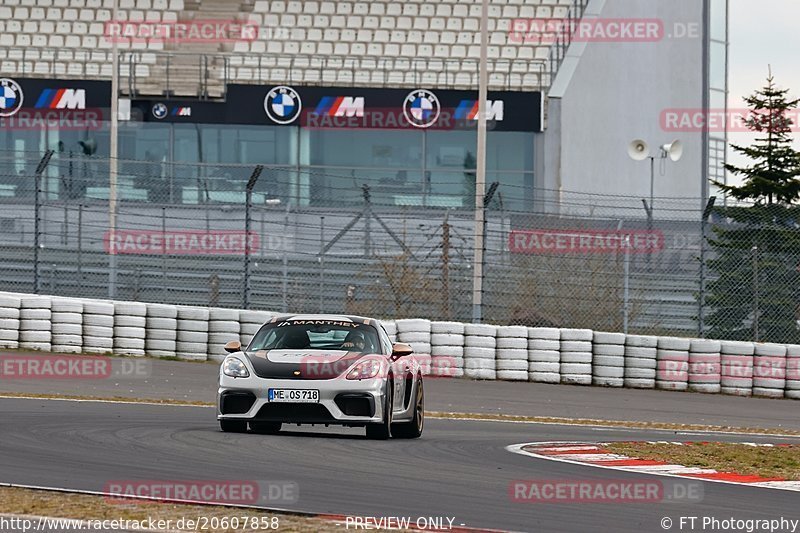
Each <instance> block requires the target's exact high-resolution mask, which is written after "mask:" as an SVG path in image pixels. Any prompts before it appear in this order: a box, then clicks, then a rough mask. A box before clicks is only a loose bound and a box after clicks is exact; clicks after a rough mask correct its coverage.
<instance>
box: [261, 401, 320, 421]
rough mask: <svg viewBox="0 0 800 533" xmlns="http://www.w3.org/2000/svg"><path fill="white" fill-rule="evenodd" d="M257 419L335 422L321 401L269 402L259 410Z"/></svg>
mask: <svg viewBox="0 0 800 533" xmlns="http://www.w3.org/2000/svg"><path fill="white" fill-rule="evenodd" d="M256 419H258V420H264V421H275V422H299V423H303V422H305V423H319V424H324V423H326V422H333V421H334V418H333V415H331V413H330V411H328V409H327V408H326V407H325V406H324V405H322V404H319V403H268V404H264V406H263V407H262V408H261V409H259V410H258V414H256Z"/></svg>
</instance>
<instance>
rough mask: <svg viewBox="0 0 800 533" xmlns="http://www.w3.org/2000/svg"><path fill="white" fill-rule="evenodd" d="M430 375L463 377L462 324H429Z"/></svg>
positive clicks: (440, 322) (441, 322)
mask: <svg viewBox="0 0 800 533" xmlns="http://www.w3.org/2000/svg"><path fill="white" fill-rule="evenodd" d="M431 374H433V375H434V376H440V377H461V376H463V375H464V324H462V323H460V322H443V321H439V322H431Z"/></svg>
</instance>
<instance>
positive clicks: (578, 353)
mask: <svg viewBox="0 0 800 533" xmlns="http://www.w3.org/2000/svg"><path fill="white" fill-rule="evenodd" d="M593 338H594V332H593V331H592V330H590V329H562V330H561V344H560V345H561V383H568V384H571V385H591V384H592V339H593Z"/></svg>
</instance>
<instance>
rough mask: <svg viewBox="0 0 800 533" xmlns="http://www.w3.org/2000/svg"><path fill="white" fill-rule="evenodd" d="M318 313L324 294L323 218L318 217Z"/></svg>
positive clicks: (320, 310) (320, 309)
mask: <svg viewBox="0 0 800 533" xmlns="http://www.w3.org/2000/svg"><path fill="white" fill-rule="evenodd" d="M318 262H319V312H320V313H321V312H322V303H323V302H324V293H325V217H319V259H318Z"/></svg>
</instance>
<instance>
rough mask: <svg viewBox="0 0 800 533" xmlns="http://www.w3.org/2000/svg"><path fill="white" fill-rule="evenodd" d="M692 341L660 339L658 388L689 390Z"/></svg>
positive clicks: (675, 338) (673, 338)
mask: <svg viewBox="0 0 800 533" xmlns="http://www.w3.org/2000/svg"><path fill="white" fill-rule="evenodd" d="M690 347H691V340H690V339H683V338H679V337H659V338H658V342H657V343H656V387H657V388H659V389H662V390H674V391H685V390H688V388H689V348H690Z"/></svg>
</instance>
